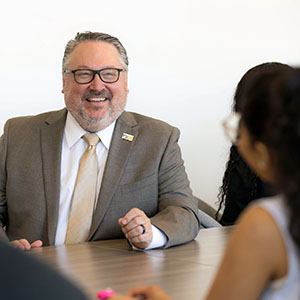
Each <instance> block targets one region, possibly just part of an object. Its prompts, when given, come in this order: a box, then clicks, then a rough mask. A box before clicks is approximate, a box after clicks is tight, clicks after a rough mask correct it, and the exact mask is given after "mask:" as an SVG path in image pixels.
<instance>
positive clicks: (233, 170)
mask: <svg viewBox="0 0 300 300" xmlns="http://www.w3.org/2000/svg"><path fill="white" fill-rule="evenodd" d="M286 69H291V67H290V66H288V65H286V64H281V63H278V62H268V63H263V64H260V65H257V66H255V67H253V68H252V69H250V70H248V71H247V72H246V73H245V75H244V76H243V77H242V79H241V80H240V82H239V83H238V85H237V88H236V91H235V95H234V100H233V111H234V112H239V111H240V106H241V104H242V102H243V98H244V94H245V88H246V86H247V84H248V83H249V82H250V81H251V80H253V79H254V78H255V77H257V76H260V75H262V74H265V73H268V72H272V73H274V72H281V71H282V70H286ZM272 195H274V191H273V190H272V187H271V186H270V185H269V184H267V183H265V182H263V181H262V180H261V179H260V178H259V177H257V175H256V174H255V173H254V172H253V171H252V170H250V168H249V167H248V166H247V164H246V163H245V161H244V159H243V158H242V157H241V156H240V155H239V153H238V150H237V147H236V146H235V145H232V146H231V148H230V154H229V159H228V161H227V163H226V169H225V173H224V176H223V183H222V186H221V187H220V191H219V194H218V199H219V207H218V210H217V214H216V216H219V215H220V212H221V210H222V209H223V207H224V211H223V214H222V217H221V218H220V220H219V222H220V223H221V224H222V225H223V226H227V225H233V224H234V223H235V221H236V220H237V218H238V216H239V215H240V213H241V212H242V211H243V210H244V209H245V208H246V206H248V204H249V203H250V202H252V201H253V200H255V199H258V198H262V197H267V196H272Z"/></svg>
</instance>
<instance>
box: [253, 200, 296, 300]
mask: <svg viewBox="0 0 300 300" xmlns="http://www.w3.org/2000/svg"><path fill="white" fill-rule="evenodd" d="M256 203H257V204H258V205H259V206H261V207H263V208H264V209H265V210H266V211H268V212H269V213H270V214H271V216H272V217H273V219H274V220H275V222H276V223H277V225H278V227H279V230H280V232H281V235H282V238H283V240H284V243H285V246H286V249H287V252H288V272H287V275H286V276H285V277H283V278H280V279H277V280H274V281H272V282H270V283H269V284H268V286H267V287H266V289H265V291H264V292H263V294H262V297H261V300H296V299H297V300H299V299H300V258H299V255H298V248H297V246H296V244H295V243H294V241H293V239H292V237H291V235H290V232H289V228H288V227H289V223H288V211H287V208H286V206H285V203H284V199H283V197H282V196H281V195H278V196H275V197H271V198H265V199H260V200H258V201H257V202H256Z"/></svg>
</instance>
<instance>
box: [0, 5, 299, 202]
mask: <svg viewBox="0 0 300 300" xmlns="http://www.w3.org/2000/svg"><path fill="white" fill-rule="evenodd" d="M299 11H300V1H296V0H295V1H293V0H281V1H280V0H219V1H217V0H210V1H204V0H185V1H178V0H152V1H142V0H132V1H131V0H127V1H125V0H114V1H108V0H107V1H101V0H92V1H89V0H85V1H83V0H81V1H77V0H63V1H59V2H56V1H55V2H54V1H37V0H36V1H35V0H27V1H6V4H3V3H2V5H1V10H0V28H1V37H2V39H1V40H2V42H1V47H0V84H1V96H0V102H1V110H0V128H2V127H3V125H4V122H5V120H7V119H8V118H10V117H13V116H19V115H27V114H37V113H40V112H43V111H47V110H55V109H60V108H61V107H63V106H64V101H63V95H62V94H61V93H60V91H61V75H60V70H61V59H62V54H63V51H64V47H65V44H66V43H67V41H68V40H69V39H70V38H73V37H74V36H75V34H76V33H77V32H78V31H85V30H91V31H101V32H106V33H109V34H112V35H115V36H117V37H119V38H120V40H121V41H122V43H123V44H124V46H125V47H126V49H127V51H128V54H129V59H130V65H129V68H130V73H129V76H130V77H129V87H130V90H131V91H130V95H129V98H128V105H127V109H128V110H132V111H137V112H140V113H143V114H147V115H150V116H153V117H156V118H159V119H163V120H165V121H167V122H169V123H171V124H172V125H175V126H177V127H179V128H180V129H181V133H182V135H181V139H180V144H181V147H182V152H183V157H184V159H185V163H186V168H187V172H188V175H189V178H190V181H191V185H192V188H193V190H194V194H195V195H197V196H199V197H201V198H203V199H204V200H206V201H207V202H209V203H211V204H213V205H214V203H215V201H216V195H217V192H218V188H219V186H220V184H221V180H222V175H223V171H224V163H225V161H226V158H227V152H228V147H229V144H228V143H227V141H226V139H225V138H224V136H223V132H222V128H221V126H220V123H221V120H222V119H223V118H224V117H225V116H227V114H228V113H229V111H230V105H231V101H232V95H233V93H234V89H235V86H236V84H237V82H238V80H239V79H240V78H241V76H242V75H243V74H244V73H245V71H246V70H247V69H249V68H250V67H252V66H254V65H256V64H259V63H262V62H266V61H280V62H284V63H289V64H293V65H298V64H299V62H300V56H299V55H300V38H299V28H300V18H299Z"/></svg>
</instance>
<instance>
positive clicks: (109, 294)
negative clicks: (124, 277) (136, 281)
mask: <svg viewBox="0 0 300 300" xmlns="http://www.w3.org/2000/svg"><path fill="white" fill-rule="evenodd" d="M114 294H115V291H114V290H112V289H105V290H101V291H100V292H99V293H98V294H97V297H98V299H107V298H109V297H112V296H113V295H114Z"/></svg>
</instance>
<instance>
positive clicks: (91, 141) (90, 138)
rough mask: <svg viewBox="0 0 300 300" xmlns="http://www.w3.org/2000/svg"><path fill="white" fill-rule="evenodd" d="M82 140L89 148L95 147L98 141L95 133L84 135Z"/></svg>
mask: <svg viewBox="0 0 300 300" xmlns="http://www.w3.org/2000/svg"><path fill="white" fill-rule="evenodd" d="M82 138H83V139H84V140H85V141H86V142H87V143H88V145H89V148H92V147H95V146H96V145H97V144H98V143H99V141H100V139H99V137H98V135H97V134H96V133H86V134H85V135H84V136H83V137H82Z"/></svg>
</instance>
